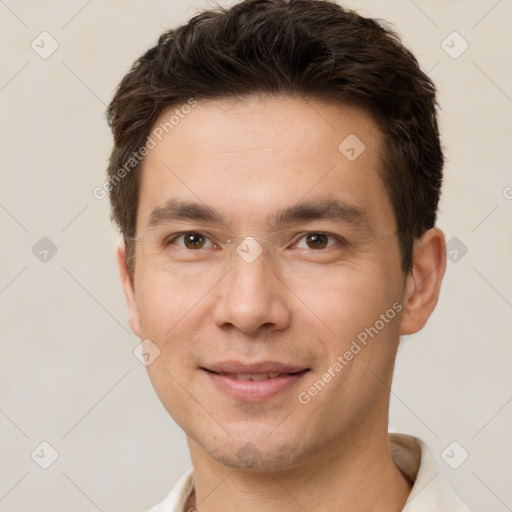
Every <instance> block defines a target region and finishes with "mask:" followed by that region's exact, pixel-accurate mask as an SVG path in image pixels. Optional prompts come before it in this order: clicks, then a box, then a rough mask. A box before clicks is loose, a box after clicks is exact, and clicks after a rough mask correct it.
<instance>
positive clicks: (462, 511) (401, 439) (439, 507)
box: [148, 434, 469, 512]
mask: <svg viewBox="0 0 512 512" xmlns="http://www.w3.org/2000/svg"><path fill="white" fill-rule="evenodd" d="M389 444H390V448H391V455H392V457H393V460H394V461H395V464H396V465H397V467H398V469H399V470H400V471H401V472H402V474H403V475H404V476H405V478H407V480H408V481H409V482H410V483H411V484H412V485H413V488H412V490H411V494H410V495H409V498H408V499H407V502H406V503H405V506H404V508H403V509H402V512H469V509H468V507H467V506H466V505H464V503H463V502H462V501H461V500H460V499H459V498H458V496H457V495H456V494H455V492H454V491H453V489H452V488H451V487H450V485H449V483H448V481H447V480H446V479H445V478H444V477H443V475H442V474H441V472H440V471H439V469H438V468H437V467H436V464H435V462H434V458H433V457H432V454H431V453H430V451H429V449H428V448H427V446H426V444H425V443H424V442H423V441H422V440H421V439H418V438H417V437H413V436H408V435H405V434H389ZM193 489H194V471H193V468H190V469H188V470H187V471H186V473H185V474H184V475H183V476H182V477H181V478H180V479H179V480H178V482H177V483H176V485H175V486H174V488H173V489H172V490H171V492H170V493H169V494H168V495H167V497H166V498H165V499H164V500H163V501H162V502H160V503H159V504H158V505H155V506H154V507H152V508H151V509H150V510H149V511H148V512H187V511H186V510H185V504H186V502H187V500H188V497H189V496H190V494H191V492H192V491H193Z"/></svg>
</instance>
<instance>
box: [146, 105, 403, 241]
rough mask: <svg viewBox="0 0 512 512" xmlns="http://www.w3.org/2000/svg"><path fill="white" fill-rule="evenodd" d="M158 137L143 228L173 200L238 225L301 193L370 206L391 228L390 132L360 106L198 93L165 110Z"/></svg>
mask: <svg viewBox="0 0 512 512" xmlns="http://www.w3.org/2000/svg"><path fill="white" fill-rule="evenodd" d="M172 116H174V117H173V122H172V123H171V122H169V121H170V119H171V117H172ZM155 134H156V135H155ZM151 136H152V138H153V140H154V142H155V145H154V146H155V147H154V148H153V149H151V151H150V152H149V154H148V155H147V156H146V157H145V160H144V163H143V167H142V176H141V184H140V190H139V205H138V215H137V226H138V229H140V228H142V227H143V226H144V225H145V224H146V223H147V221H148V219H150V218H151V216H152V215H153V214H154V212H155V210H158V209H159V208H162V207H164V206H165V204H166V203H167V202H168V201H169V200H174V199H180V200H185V201H189V202H191V201H193V202H196V203H197V202H199V203H202V204H204V205H205V206H207V207H209V208H212V209H214V210H215V211H218V212H221V214H222V217H223V219H226V220H227V222H229V223H230V224H231V226H232V227H237V225H239V226H240V227H242V226H244V227H249V226H254V227H258V226H259V223H260V222H261V223H263V222H264V221H265V219H268V218H270V217H271V216H272V215H271V213H272V212H274V211H277V210H279V209H281V208H280V207H291V206H292V205H294V204H297V203H299V202H300V201H315V202H317V203H318V202H321V201H322V200H323V199H325V200H336V199H337V200H339V201H341V202H343V203H344V204H347V205H351V206H353V207H355V208H357V209H359V210H361V211H364V212H365V214H366V215H367V217H368V219H369V222H370V223H371V224H372V228H373V229H375V230H377V231H382V230H386V229H387V230H389V229H392V228H393V225H394V216H393V213H392V208H391V205H390V202H389V198H388V196H387V193H386V191H385V189H384V185H383V181H382V168H381V167H382V163H381V151H382V135H381V133H380V131H379V129H378V128H377V125H376V123H375V122H374V121H373V119H372V118H371V116H369V115H368V114H367V113H365V112H364V111H363V110H361V109H359V108H357V107H353V106H348V105H333V104H327V103H325V102H320V101H318V100H312V99H305V98H301V97H289V96H284V97H270V96H252V97H249V98H245V99H242V100H240V99H221V100H200V101H198V102H197V105H196V106H195V107H193V108H191V109H189V108H187V109H184V110H183V111H180V110H179V107H173V108H172V109H170V110H168V111H165V112H163V113H162V115H161V116H160V118H159V119H158V120H157V122H156V123H155V125H154V127H153V130H152V135H151ZM386 224H387V226H386Z"/></svg>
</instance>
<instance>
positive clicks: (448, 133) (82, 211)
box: [0, 0, 512, 512]
mask: <svg viewBox="0 0 512 512" xmlns="http://www.w3.org/2000/svg"><path fill="white" fill-rule="evenodd" d="M347 4H348V5H350V6H352V7H354V8H356V9H358V10H359V11H360V12H361V13H363V14H366V15H371V16H377V17H382V18H384V19H387V20H389V21H391V22H392V23H394V24H395V25H396V27H397V28H398V31H399V33H400V34H401V35H402V36H403V39H404V41H405V43H406V44H407V45H409V46H410V47H411V48H412V49H413V51H414V52H415V53H416V55H417V56H418V58H419V60H420V62H421V65H422V67H423V68H424V69H425V70H426V71H428V72H429V74H430V75H431V76H432V78H433V79H434V80H435V81H436V83H437V84H438V86H439V90H440V95H439V99H440V102H441V105H442V107H443V111H442V114H441V127H442V132H443V140H444V146H445V148H446V156H447V166H446V180H445V187H444V196H443V200H442V204H441V216H440V219H439V226H440V227H442V228H444V230H445V232H446V235H447V239H448V240H450V239H452V237H457V239H458V240H459V241H460V242H457V243H459V246H460V244H461V243H463V244H464V245H465V246H466V247H467V254H465V255H462V252H460V250H459V252H458V256H457V260H456V261H455V262H450V263H449V265H448V270H447V275H446V278H445V283H444V288H443V291H442V296H441V300H440V304H439V306H438V309H437V311H436V312H435V314H434V316H433V317H432V319H431V321H430V322H429V324H428V326H427V327H426V328H425V329H424V330H423V331H422V332H421V333H420V334H418V335H415V336H412V337H409V338H406V339H404V341H403V346H402V347H401V350H400V353H399V357H398V367H397V371H396V377H395V381H394V385H393V391H392V406H391V418H390V423H391V425H392V428H393V429H395V430H397V431H400V432H406V433H411V434H415V435H418V436H419V437H421V438H423V439H424V440H425V441H427V443H428V444H429V445H430V446H431V448H432V451H433V453H434V455H435V457H436V460H437V462H438V464H439V470H440V471H441V472H442V473H444V474H446V475H447V476H448V477H449V478H450V480H451V481H452V483H453V485H454V487H455V488H456V489H457V491H458V493H459V494H460V495H461V496H462V497H463V498H464V499H465V500H466V501H467V503H468V504H469V505H470V506H471V507H472V508H473V510H474V511H476V512H484V511H485V512H492V511H496V512H504V511H506V510H510V509H511V507H512V488H511V486H510V473H511V469H512V467H511V466H512V464H511V461H512V438H511V436H510V426H511V419H512V403H511V401H512V386H511V384H512V382H511V372H510V366H511V362H512V361H511V359H512V358H511V355H512V349H511V339H510V337H511V336H510V333H511V332H512V272H511V254H512V242H511V233H512V188H507V187H512V174H511V171H510V159H509V154H510V147H511V145H512V140H511V139H512V130H511V128H512V126H511V125H512V121H511V119H512V117H511V113H512V99H511V97H512V88H511V83H512V68H511V67H510V62H511V61H512V37H511V30H510V22H511V19H512V3H511V1H510V0H501V1H496V0H478V1H477V0H471V1H466V0H465V1H462V0H460V1H453V0H452V1H441V0H431V1H427V0H415V1H412V0H394V1H391V0H389V1H386V2H382V1H380V2H379V1H376V0H374V1H372V0H360V1H357V0H352V1H350V2H347ZM206 5H207V4H206V3H201V2H199V1H198V2H193V3H191V2H187V1H181V2H178V1H177V0H165V1H163V0H154V1H152V2H142V1H140V0H139V1H130V2H127V1H124V2H122V1H121V0H111V1H108V2H106V1H99V0H92V1H89V2H87V1H86V0H73V1H63V0H61V1H57V0H54V1H49V0H48V1H45V2H37V1H32V2H30V1H16V0H5V1H1V2H0V16H1V20H2V29H1V30H0V42H1V48H2V67H1V75H0V107H1V112H2V115H1V117H0V126H1V149H2V152H1V157H2V167H1V169H2V172H1V199H0V224H1V230H2V231H1V233H2V235H1V240H2V244H1V264H0V272H1V275H0V314H1V318H0V321H1V323H0V326H1V332H2V344H1V354H0V361H1V365H2V370H1V381H0V389H1V407H0V409H1V410H0V429H1V432H2V451H1V456H2V460H1V464H0V468H1V469H0V511H1V512H4V511H34V510H37V511H68V510H73V511H75V512H81V511H83V512H89V511H94V510H101V511H104V512H107V511H141V510H144V509H145V508H147V507H149V506H150V505H152V504H154V503H156V502H158V501H159V500H160V499H162V498H163V497H164V495H166V494H167V492H168V491H169V489H170V488H171V486H172V485H173V484H174V482H175V481H176V479H177V478H178V477H179V476H180V475H181V474H182V472H183V471H184V470H185V469H186V468H187V467H188V466H189V464H190V461H189V458H188V452H187V447H186V444H185V438H184V435H183V433H182V432H181V431H180V430H179V428H178V427H177V426H176V425H175V424H174V422H173V421H172V420H171V419H170V418H169V417H168V415H167V414H166V412H165V411H164V409H163V407H162V406H161V404H160V402H159V401H158V399H157V397H156V395H155V394H154V392H153V390H152V388H151V386H150V383H149V380H148V378H147V375H146V371H145V368H144V367H143V365H142V364H140V363H139V361H138V360H137V359H136V358H135V357H134V356H133V354H132V350H133V349H134V347H135V346H136V345H137V344H138V340H137V339H136V337H135V336H134V335H133V334H132V333H131V332H130V330H129V328H128V324H127V321H126V312H125V306H124V302H123V297H122V294H121V288H120V285H119V283H118V277H117V269H116V266H115V259H114V249H115V243H116V239H117V235H116V232H115V230H114V229H113V227H112V226H111V224H110V221H109V209H108V203H107V200H106V199H104V200H98V199H95V198H94V197H93V195H92V191H93V189H94V188H95V187H97V186H100V185H102V183H103V181H104V169H105V167H106V160H107V157H108V154H109V150H110V147H111V138H110V132H109V130H108V127H107V125H106V122H105V119H104V111H105V107H106V104H107V103H108V102H109V101H110V98H111V97H112V94H113V91H114V88H115V86H116V85H117V83H118V81H119V80H120V79H121V77H122V76H123V74H124V73H125V72H126V71H127V69H128V67H129V66H130V65H131V63H132V62H133V60H134V59H135V58H136V57H138V56H139V55H140V54H141V53H142V52H143V51H144V50H146V49H147V48H149V47H150V46H152V45H153V44H154V43H155V42H156V39H157V37H158V36H159V34H160V33H161V32H162V31H163V30H164V29H165V28H167V27H170V26H173V25H176V24H178V23H181V22H183V21H185V20H186V19H187V18H189V17H191V16H192V15H193V14H194V12H195V11H196V9H197V8H199V7H204V6H206ZM43 31H47V32H48V33H49V34H50V35H51V38H53V39H54V40H56V41H57V43H58V48H57V49H56V51H55V52H54V53H53V54H52V55H50V56H49V57H48V58H42V57H41V56H40V55H39V54H38V53H36V51H34V50H33V49H32V47H31V42H32V41H33V40H35V41H36V43H35V44H39V48H38V51H39V52H43V51H48V50H49V49H51V44H52V43H51V39H49V36H39V34H40V33H41V32H43ZM453 31H457V32H458V33H459V34H460V36H462V38H464V40H465V41H467V43H468V44H469V47H468V49H467V50H466V51H465V52H464V53H463V54H462V55H460V56H459V57H458V58H456V59H455V58H452V57H451V56H449V55H448V54H447V53H446V52H445V51H444V49H443V47H442V41H443V40H445V39H446V38H447V36H449V35H450V34H452V32H453ZM42 37H46V38H47V39H45V40H44V48H42V46H43V43H41V38H42ZM447 44H448V45H449V46H451V47H452V48H451V49H450V50H449V51H451V53H452V54H454V53H458V52H459V51H460V50H461V49H462V48H463V45H464V41H463V40H462V39H460V38H459V36H457V35H455V36H453V35H452V36H450V37H449V38H448V39H447V40H446V42H445V43H444V46H445V48H446V45H447ZM36 48H37V47H36ZM42 237H47V238H49V239H50V240H51V241H52V242H53V244H54V245H55V246H56V248H57V251H58V252H57V253H56V254H55V255H54V256H53V257H52V256H51V252H50V253H48V255H47V261H46V262H42V261H40V260H39V259H38V258H37V257H36V255H34V254H33V252H32V248H33V246H34V245H35V244H36V243H37V242H38V241H39V240H40V239H41V238H42ZM40 243H44V242H40ZM453 243H455V242H452V244H453ZM37 247H39V246H36V248H37ZM455 247H456V246H455V245H453V246H451V248H452V250H453V249H454V248H455ZM39 250H41V249H39ZM35 252H36V253H37V251H35ZM461 255H462V256H461ZM40 256H41V257H42V255H40ZM453 256H454V255H453ZM453 256H452V257H453ZM43 441H46V442H48V443H50V445H51V446H52V447H53V448H54V449H55V450H56V451H57V452H58V458H57V460H56V461H55V462H54V463H53V464H52V465H51V466H50V467H49V468H48V469H42V468H41V467H39V465H38V464H37V463H36V462H35V461H34V460H33V459H32V458H31V453H32V452H33V451H34V450H36V451H35V452H34V453H35V455H34V458H35V459H36V460H38V462H39V463H44V461H46V462H48V461H49V460H50V459H49V458H48V457H50V455H51V449H49V448H48V447H46V448H45V446H43V447H40V443H41V442H43ZM453 441H456V442H457V443H459V444H458V445H456V449H455V451H454V452H449V453H450V454H452V453H453V454H454V456H453V457H452V459H451V460H450V462H451V463H452V464H453V459H457V460H460V457H461V456H462V454H463V452H462V450H466V451H467V452H468V453H469V458H468V459H467V460H466V461H465V462H464V463H463V464H462V465H461V466H460V467H459V468H458V469H452V468H451V467H450V466H449V465H448V464H447V463H446V462H445V460H444V459H443V457H442V452H443V450H444V449H445V448H446V447H447V446H448V445H449V444H450V443H452V442H453ZM41 450H43V451H42V452H41ZM42 453H44V455H42ZM38 454H39V458H38V456H37V455H38ZM445 458H446V457H445ZM458 458H459V459H458ZM43 459H44V460H43Z"/></svg>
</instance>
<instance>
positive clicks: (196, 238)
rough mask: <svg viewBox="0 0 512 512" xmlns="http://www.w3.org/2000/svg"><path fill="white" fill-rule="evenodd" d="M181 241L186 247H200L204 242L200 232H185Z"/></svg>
mask: <svg viewBox="0 0 512 512" xmlns="http://www.w3.org/2000/svg"><path fill="white" fill-rule="evenodd" d="M183 241H184V244H185V247H186V248H187V249H201V248H202V247H203V245H204V243H205V237H204V236H203V235H201V234H200V233H186V234H184V235H183Z"/></svg>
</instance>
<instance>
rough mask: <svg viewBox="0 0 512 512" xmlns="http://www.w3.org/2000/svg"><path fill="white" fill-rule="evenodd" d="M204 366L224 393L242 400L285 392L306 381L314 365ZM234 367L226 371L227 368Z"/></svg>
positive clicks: (258, 398)
mask: <svg viewBox="0 0 512 512" xmlns="http://www.w3.org/2000/svg"><path fill="white" fill-rule="evenodd" d="M222 366H223V367H220V366H219V367H217V368H216V370H217V371H214V370H212V369H210V368H204V367H202V368H200V369H201V370H203V371H204V374H205V375H207V376H208V377H209V379H210V381H211V382H212V384H213V385H214V389H216V390H218V391H220V392H221V393H222V394H223V395H225V396H228V397H230V398H231V399H235V400H236V401H241V402H252V403H255V402H262V401H266V400H271V399H273V398H274V397H277V396H279V395H281V393H285V392H287V391H289V390H291V389H293V388H294V387H295V386H297V385H298V383H299V382H300V381H302V378H303V376H304V375H305V374H306V373H308V372H309V371H310V370H311V369H310V368H297V367H285V366H284V365H276V364H273V365H270V364H268V365H265V366H266V368H265V367H264V365H259V367H258V365H253V366H252V368H251V367H250V365H240V364H236V365H231V366H229V367H228V368H226V366H227V365H225V364H223V365H222ZM227 369H229V370H232V371H225V370H227Z"/></svg>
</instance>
